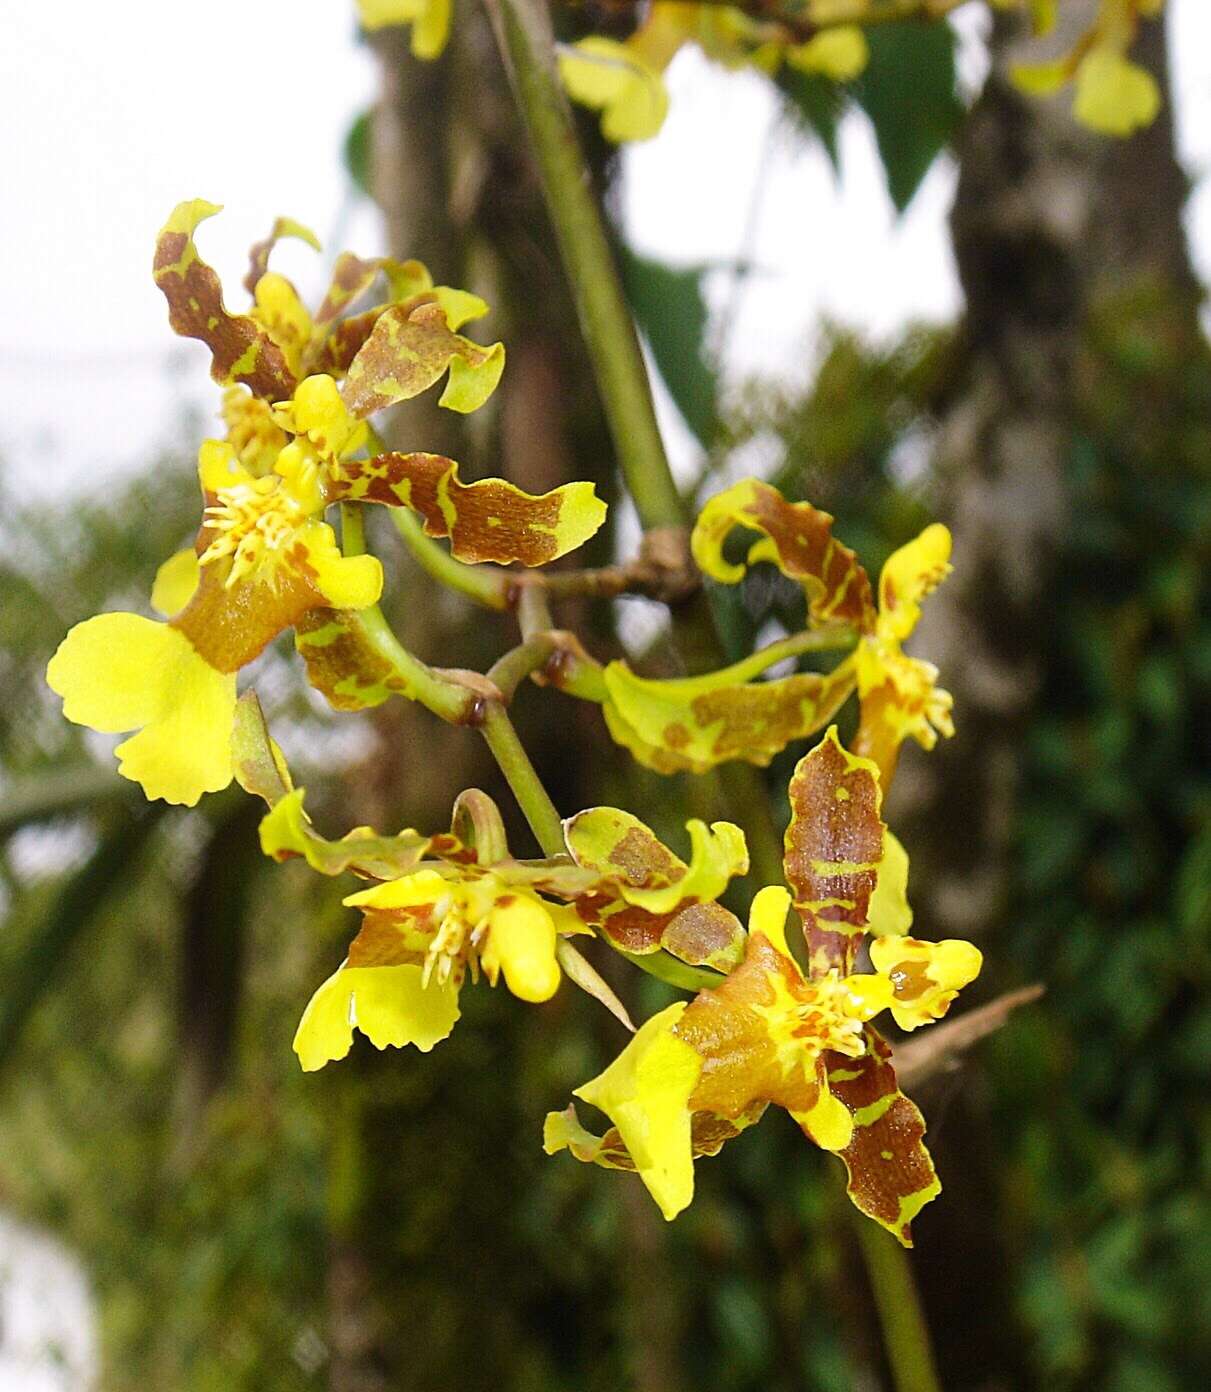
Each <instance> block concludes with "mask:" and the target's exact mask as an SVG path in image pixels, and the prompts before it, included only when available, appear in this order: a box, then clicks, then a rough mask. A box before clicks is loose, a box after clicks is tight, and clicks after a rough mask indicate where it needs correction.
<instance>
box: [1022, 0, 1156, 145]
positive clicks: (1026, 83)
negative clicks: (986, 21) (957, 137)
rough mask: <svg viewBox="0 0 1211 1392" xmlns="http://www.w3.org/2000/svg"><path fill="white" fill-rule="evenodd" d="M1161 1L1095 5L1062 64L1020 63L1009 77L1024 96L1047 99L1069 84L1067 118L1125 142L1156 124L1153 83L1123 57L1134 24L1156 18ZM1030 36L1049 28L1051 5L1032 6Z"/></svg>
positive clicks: (1036, 3) (1052, 13) (1115, 0)
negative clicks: (1093, 14) (1069, 113)
mask: <svg viewBox="0 0 1211 1392" xmlns="http://www.w3.org/2000/svg"><path fill="white" fill-rule="evenodd" d="M1163 5H1164V0H1101V6H1100V8H1099V10H1098V14H1097V18H1096V19H1095V21H1094V23H1093V24H1092V26H1091V27H1090V28H1089V29H1088V31H1087V32H1086V33H1084V34H1083V35H1081V37H1080V38H1079V39H1078V40H1077V42H1076V43H1075V44H1074V45H1073V47H1072V48H1071V50H1070V51H1069V52H1068V53H1067V54H1066V55H1065V56H1064V57H1062V58H1058V59H1053V60H1050V61H1048V62H1043V63H1020V64H1018V65H1016V66H1015V67H1014V68H1013V69H1012V71H1011V73H1010V76H1011V77H1012V78H1013V80H1014V82H1015V83H1016V84H1017V85H1018V87H1020V88H1021V89H1022V90H1023V91H1024V92H1029V93H1033V94H1037V95H1047V94H1049V93H1052V92H1057V91H1059V90H1060V89H1061V88H1062V87H1063V86H1065V85H1066V84H1067V83H1068V82H1072V84H1073V88H1074V96H1073V103H1072V114H1073V115H1074V116H1075V117H1076V119H1077V120H1078V121H1080V122H1081V124H1082V125H1085V126H1088V127H1089V129H1090V130H1094V131H1097V132H1098V133H1099V134H1101V135H1113V136H1119V137H1123V138H1125V137H1126V136H1129V135H1131V134H1133V133H1134V132H1135V131H1137V130H1139V129H1140V128H1141V127H1143V126H1149V125H1151V124H1152V122H1153V121H1154V120H1155V119H1156V115H1157V112H1158V111H1159V110H1160V106H1161V91H1160V88H1159V87H1158V86H1157V83H1156V79H1155V78H1154V77H1153V76H1152V74H1151V73H1150V72H1149V71H1148V70H1147V69H1146V68H1143V67H1141V66H1140V65H1139V64H1138V63H1133V62H1132V61H1131V60H1130V58H1128V56H1127V54H1128V52H1129V50H1130V48H1131V45H1132V43H1133V42H1134V41H1135V36H1136V32H1137V30H1138V27H1139V21H1140V20H1141V19H1146V18H1150V17H1154V16H1156V15H1158V14H1159V13H1160V12H1161V9H1162V8H1163ZM1032 10H1033V11H1034V19H1035V31H1036V32H1038V33H1045V32H1047V31H1048V30H1049V29H1050V28H1051V26H1052V25H1053V24H1054V20H1055V5H1054V2H1053V0H1050V3H1045V4H1040V3H1039V0H1033V3H1032Z"/></svg>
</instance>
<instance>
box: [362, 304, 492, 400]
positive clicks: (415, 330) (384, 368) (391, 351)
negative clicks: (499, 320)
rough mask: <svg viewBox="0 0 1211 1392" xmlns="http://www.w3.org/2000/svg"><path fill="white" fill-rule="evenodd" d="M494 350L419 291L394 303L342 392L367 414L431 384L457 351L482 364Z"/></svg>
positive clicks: (385, 310)
mask: <svg viewBox="0 0 1211 1392" xmlns="http://www.w3.org/2000/svg"><path fill="white" fill-rule="evenodd" d="M489 355H490V350H489V349H486V348H481V347H480V346H479V345H478V344H475V343H472V342H471V341H470V339H466V338H462V337H460V336H459V335H458V334H455V333H452V332H451V330H450V327H449V325H448V324H447V323H446V315H445V311H444V310H443V309H442V308H441V306H440V305H438V304H436V303H430V302H428V297H426V296H417V297H416V298H414V299H412V300H406V301H404V302H403V303H402V304H397V305H389V306H388V307H387V308H386V309H384V310H383V312H382V313H381V314H380V315H379V316H378V319H377V320H376V322H375V325H374V329H373V332H372V333H371V334H370V336H369V337H368V338H367V339H366V342H365V343H364V344H363V346H362V348H361V351H360V352H359V353H358V354H357V357H356V358H355V359H354V361H353V362H351V363H350V364H349V371H348V376H347V377H346V379H345V385H344V387H343V388H342V391H341V395H342V396H343V397H344V398H345V405H346V406H347V407H348V408H349V410H350V411H352V412H353V414H354V415H355V416H359V417H361V418H362V419H365V418H366V417H367V416H371V415H373V414H374V413H375V411H381V410H383V409H384V407H387V406H390V405H392V404H393V403H394V402H396V401H402V400H405V399H406V398H408V397H412V396H418V395H419V394H420V393H421V392H423V391H425V390H426V388H428V387H431V386H432V385H433V383H434V382H436V381H437V379H438V378H439V377H440V376H441V375H442V373H443V372H445V371H446V369H447V368H448V367H449V365H450V360H451V359H452V358H455V357H461V358H464V359H465V360H466V361H467V362H469V363H473V364H478V363H482V362H484V361H486V359H487V358H488V357H489Z"/></svg>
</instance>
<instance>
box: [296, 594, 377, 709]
mask: <svg viewBox="0 0 1211 1392" xmlns="http://www.w3.org/2000/svg"><path fill="white" fill-rule="evenodd" d="M352 617H354V616H350V618H352ZM341 622H342V614H341V611H340V610H339V609H338V610H334V609H311V610H309V611H308V612H307V613H305V614H303V615H301V616H300V617H299V618H298V619H297V620H296V621H295V625H294V627H295V631H296V632H297V633H298V634H299V635H300V636H301V637H304V638H305V636H306V635H307V634H308V633H313V632H315V631H316V630H317V629H322V628H327V627H328V626H329V625H330V624H334V623H335V624H341ZM298 650H299V653H300V655H301V656H302V659H303V661H304V663H305V664H306V667H307V680H308V682H310V684H311V685H312V686H313V687H315V689H316V690H317V691H322V692H323V694H324V695H325V696H326V697H327V698H328V702H329V704H330V705H331V706H332V707H333V708H334V709H336V710H366V709H368V708H369V707H370V706H380V705H382V703H383V702H384V701H386V700H387V699H388V698H389V697H390V695H391V694H392V692H393V691H400V690H402V683H401V682H400V680H399V678H398V677H396V676H395V674H394V672H393V671H392V669H391V665H390V664H389V663H388V662H387V661H386V660H385V659H384V658H382V657H380V656H379V654H378V653H376V652H375V651H374V650H373V649H372V648H371V647H370V646H369V645H368V644H366V643H365V642H363V640H362V638H361V636H360V634H359V633H358V632H357V631H356V629H355V628H354V627H353V626H352V625H345V626H343V627H342V631H341V633H340V634H339V635H338V636H337V637H336V638H334V639H333V640H332V641H331V642H328V643H324V644H322V645H317V644H311V643H307V642H300V643H299V644H298Z"/></svg>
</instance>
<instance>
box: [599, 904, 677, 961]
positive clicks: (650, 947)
mask: <svg viewBox="0 0 1211 1392" xmlns="http://www.w3.org/2000/svg"><path fill="white" fill-rule="evenodd" d="M676 912H677V911H676V910H675V909H673V910H671V911H670V912H669V913H663V914H656V913H652V912H651V911H650V910H649V909H641V908H639V907H637V906H636V905H634V904H625V905H623V907H622V908H620V909H619V910H618V912H617V913H604V914H602V916H601V917H600V918H599V919H596V920H592V921H595V922H597V923H598V925H599V927H600V928H601V931H602V932H603V933H604V934H605V935H606V937H607V938H609V940H610V941H611V942H612V943H613V944H614V945H615V946H616V947H620V948H622V950H623V951H624V952H641V953H642V952H655V951H656V949H657V948H658V947H659V946H660V940H661V938H663V936H664V930H665V928H666V927H667V926H668V924H669V923H670V922H671V921H672V919H673V918H674V916H675V915H676Z"/></svg>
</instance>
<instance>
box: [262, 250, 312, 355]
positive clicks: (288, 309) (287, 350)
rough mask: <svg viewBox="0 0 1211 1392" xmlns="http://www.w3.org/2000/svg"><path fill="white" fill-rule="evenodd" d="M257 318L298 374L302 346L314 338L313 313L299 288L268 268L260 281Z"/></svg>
mask: <svg viewBox="0 0 1211 1392" xmlns="http://www.w3.org/2000/svg"><path fill="white" fill-rule="evenodd" d="M254 298H255V300H256V308H255V309H253V311H252V313H251V315H250V317H251V318H252V319H254V320H255V321H256V322H257V323H258V324H260V325H261V327H262V328H263V329H264V330H265V332H266V333H267V334H268V335H269V337H270V338H272V339H273V341H274V342H275V343H276V344H277V346H278V347H279V348H280V349H281V350H282V353H283V355H284V356H285V358H286V361H287V363H288V364H289V366H290V370H291V372H293V373H295V374H296V375H297V373H298V370H299V363H300V361H301V359H302V355H303V349H304V348H306V346H307V344H308V343H309V342H310V341H311V315H310V314H309V313H308V312H307V306H306V305H305V304H304V303H303V302H302V300H300V299H299V296H298V291H297V290H295V288H294V286H293V285H291V283H290V282H289V281H288V280H287V279H286V277H285V276H283V275H279V274H278V273H277V271H266V272H265V274H264V275H263V276H262V277H261V278H260V280H258V281H257V285H256V291H255V294H254Z"/></svg>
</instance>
